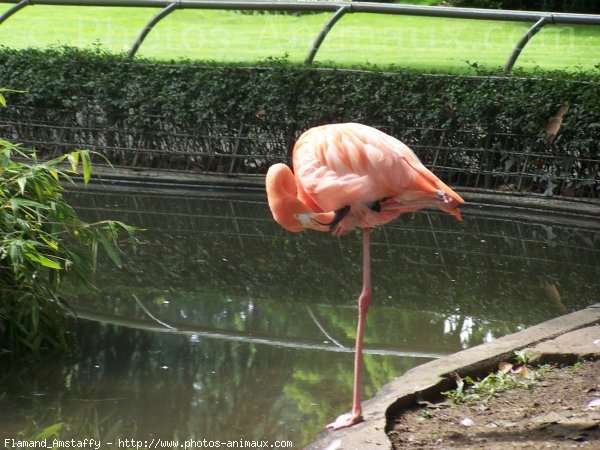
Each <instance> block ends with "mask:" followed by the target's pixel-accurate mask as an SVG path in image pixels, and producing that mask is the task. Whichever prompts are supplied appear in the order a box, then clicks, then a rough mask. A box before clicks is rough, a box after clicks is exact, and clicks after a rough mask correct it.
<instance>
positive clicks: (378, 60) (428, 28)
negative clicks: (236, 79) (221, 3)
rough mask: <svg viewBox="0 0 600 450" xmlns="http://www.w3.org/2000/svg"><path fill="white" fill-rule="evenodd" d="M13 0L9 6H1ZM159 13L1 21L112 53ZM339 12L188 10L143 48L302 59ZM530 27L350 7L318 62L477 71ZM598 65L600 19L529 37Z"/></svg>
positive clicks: (528, 63) (37, 12) (526, 64)
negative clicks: (360, 10) (297, 13)
mask: <svg viewBox="0 0 600 450" xmlns="http://www.w3.org/2000/svg"><path fill="white" fill-rule="evenodd" d="M412 3H421V4H430V3H433V2H432V1H431V0H424V1H421V2H414V1H413V2H412ZM10 6H12V5H4V6H3V7H0V12H3V11H4V10H6V9H8V8H9V7H10ZM157 12H158V9H154V8H109V7H105V8H103V7H76V6H62V7H59V6H42V5H34V6H27V7H26V8H25V9H23V10H22V11H20V12H18V13H17V14H16V15H14V16H13V17H11V18H10V19H8V20H7V21H6V22H5V23H4V24H3V25H1V26H0V44H2V45H5V46H8V47H18V48H23V47H45V46H48V45H56V44H58V45H71V46H77V47H86V46H90V45H94V44H99V45H101V46H102V47H103V48H105V49H107V50H109V51H111V52H124V51H127V50H128V49H129V47H130V46H131V45H132V43H133V42H134V40H135V38H136V36H137V34H138V33H139V31H140V30H141V29H142V27H143V26H144V24H145V23H146V22H147V21H148V20H149V19H150V18H152V17H153V16H154V15H155V14H156V13H157ZM329 17H331V14H329V13H327V14H309V15H302V16H292V15H272V14H254V15H253V14H240V13H236V12H232V11H210V10H178V11H175V12H174V13H172V14H171V15H169V16H168V17H167V18H165V19H164V20H163V21H161V22H159V24H158V25H157V26H156V27H155V29H154V30H153V31H152V32H151V33H150V34H149V35H148V37H147V38H146V40H145V41H144V43H143V44H142V46H141V47H140V50H139V51H138V55H139V56H142V57H150V58H158V59H169V60H170V59H179V58H187V59H194V60H196V59H198V60H212V61H225V62H234V61H241V62H254V61H257V60H262V59H266V58H271V57H273V58H282V57H287V58H288V59H289V60H290V61H294V62H301V61H303V60H304V58H305V57H306V54H307V53H308V51H309V49H310V47H311V45H312V42H313V41H314V39H315V37H316V36H317V35H318V33H319V31H320V29H321V28H322V27H323V25H324V24H325V23H326V21H327V20H328V19H329ZM529 26H530V25H529V24H526V23H514V22H496V21H478V20H458V19H437V18H426V17H411V16H386V15H381V14H348V15H346V16H344V17H343V18H342V19H341V20H340V21H339V22H338V23H337V25H336V26H335V27H334V28H333V29H332V31H331V32H330V33H329V35H328V36H327V38H326V39H325V41H324V43H323V45H322V46H321V49H320V50H319V52H318V53H317V56H316V58H315V62H316V63H334V64H337V65H343V66H350V65H365V64H376V65H379V66H387V65H390V64H395V65H398V66H403V67H414V68H418V69H425V70H431V71H468V70H469V65H468V64H467V61H470V62H472V63H477V64H480V65H484V66H487V67H498V66H502V65H503V64H504V63H505V62H506V60H507V58H508V57H509V55H510V52H511V50H512V48H513V47H514V45H515V44H516V42H517V41H518V40H519V39H520V37H521V36H522V34H523V33H524V32H525V31H526V30H527V28H528V27H529ZM598 64H600V26H597V27H593V26H577V27H575V26H560V27H559V26H548V27H546V28H545V29H543V30H542V31H541V32H539V33H538V34H537V35H536V36H535V37H534V38H533V40H532V41H531V42H530V43H529V44H528V45H527V47H526V48H525V50H524V51H523V53H522V54H521V57H520V58H519V60H518V61H517V64H516V66H515V67H521V68H525V69H534V68H536V67H541V68H543V69H567V70H575V69H578V68H581V69H584V70H596V69H594V66H596V65H598Z"/></svg>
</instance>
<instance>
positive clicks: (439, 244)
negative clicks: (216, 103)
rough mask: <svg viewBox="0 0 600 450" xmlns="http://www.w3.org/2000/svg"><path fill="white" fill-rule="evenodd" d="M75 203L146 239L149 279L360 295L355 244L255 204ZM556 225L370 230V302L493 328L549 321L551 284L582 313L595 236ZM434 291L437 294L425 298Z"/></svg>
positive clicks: (476, 218) (521, 222) (201, 200)
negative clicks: (541, 317)
mask: <svg viewBox="0 0 600 450" xmlns="http://www.w3.org/2000/svg"><path fill="white" fill-rule="evenodd" d="M71 195H76V196H75V197H74V198H73V199H72V200H73V201H72V204H73V205H74V206H75V207H76V208H77V209H78V210H79V211H81V212H82V214H83V215H84V216H85V217H86V219H88V220H102V219H103V218H106V217H107V216H108V215H110V216H111V217H113V218H118V219H120V220H124V221H126V222H127V223H130V224H133V225H137V226H140V227H143V228H145V229H147V230H149V232H147V233H144V234H143V235H142V236H140V237H141V238H142V239H143V240H144V244H143V245H141V246H140V247H139V248H138V249H137V251H136V256H135V257H134V256H132V258H139V259H140V261H142V260H143V261H145V262H144V264H147V265H150V266H152V267H154V269H152V270H156V272H157V273H163V272H164V271H165V270H169V271H173V272H174V273H177V274H178V275H177V276H181V275H182V274H185V273H187V274H189V276H190V277H191V278H192V279H195V278H196V277H199V276H202V275H201V274H204V276H205V279H206V280H211V281H210V282H213V281H214V282H215V283H217V282H222V283H226V284H227V285H228V286H239V287H240V289H242V290H244V289H256V292H255V294H256V295H258V296H260V295H264V292H266V291H269V290H273V289H275V288H276V287H275V286H277V287H278V288H280V289H281V292H282V293H285V292H288V293H289V292H296V293H301V296H302V297H303V298H305V297H306V298H313V299H315V301H317V300H318V301H319V302H322V301H326V300H325V299H327V298H332V299H335V298H339V297H340V296H344V298H345V297H347V298H348V302H349V304H351V302H352V301H353V299H354V294H355V293H356V292H355V291H357V290H358V289H359V288H360V286H359V285H358V283H359V281H360V271H361V262H360V252H361V243H360V238H359V236H353V235H349V236H345V237H342V238H333V237H332V236H330V235H328V234H327V233H316V232H307V233H297V234H296V233H289V232H287V231H286V230H284V229H283V228H281V227H280V226H279V225H278V224H276V223H275V222H274V221H273V219H272V217H271V215H270V212H269V210H268V207H267V205H266V202H265V199H264V198H262V197H249V198H247V199H238V200H231V199H230V198H227V197H226V196H218V195H214V196H211V197H202V196H178V195H172V194H169V193H167V192H163V193H161V194H152V193H148V194H141V193H138V194H132V195H126V196H124V195H122V193H121V192H118V191H115V192H100V193H98V192H94V193H92V194H90V193H89V192H88V193H77V194H71ZM555 220H556V217H552V216H545V217H543V218H540V219H539V220H531V217H529V218H524V217H519V216H516V215H511V214H510V211H503V213H502V214H501V215H498V214H493V211H491V210H479V209H477V208H471V209H470V210H468V211H466V210H465V221H464V222H462V223H459V222H456V221H455V220H454V218H453V217H452V216H450V215H448V214H446V213H443V212H440V211H437V210H432V211H422V212H419V213H415V214H407V215H403V216H401V217H400V218H399V219H398V220H395V221H394V222H392V223H389V224H387V225H386V226H384V227H381V228H378V229H376V230H374V231H373V235H372V245H373V252H372V253H373V266H374V267H375V269H374V270H375V273H376V277H377V280H378V281H377V285H378V293H377V295H378V299H379V300H378V301H379V302H383V303H386V302H388V301H389V302H390V303H391V304H395V302H394V301H392V300H390V299H389V298H388V296H391V297H390V298H396V297H397V296H398V292H399V291H400V292H401V298H402V305H405V306H410V307H414V308H417V309H418V308H420V307H424V303H427V302H431V303H430V304H428V305H427V307H431V308H432V310H434V309H439V308H442V309H443V308H444V307H442V306H441V305H442V304H444V305H446V306H447V307H448V308H450V309H452V308H458V307H459V306H460V307H463V308H466V309H469V308H481V305H482V304H485V305H487V306H486V307H487V308H489V311H487V313H489V314H490V315H492V316H494V315H496V318H498V317H502V316H507V315H508V316H509V315H511V314H520V315H522V316H527V315H528V314H530V313H531V311H533V310H536V311H538V312H539V311H542V312H543V313H544V314H551V313H552V311H554V310H553V306H552V305H550V304H549V303H548V299H546V298H545V294H544V286H545V285H547V284H554V285H556V286H558V289H559V290H560V291H561V292H562V293H563V296H564V299H565V301H566V302H569V301H571V302H573V304H577V305H578V306H585V304H586V302H593V301H594V299H595V292H597V289H598V287H600V286H599V283H600V281H599V280H600V278H599V277H598V270H599V269H598V267H599V265H598V262H599V258H600V250H599V249H600V246H599V245H598V244H599V242H598V241H599V240H600V233H598V231H597V230H592V229H589V228H587V226H586V225H585V224H579V225H578V224H573V223H568V224H567V223H561V222H560V221H555ZM165 248H169V249H170V250H169V252H165V251H164V249H165ZM178 252H179V254H178ZM182 254H184V256H182ZM248 255H253V256H251V257H250V256H248ZM128 258H129V257H128ZM140 264H141V263H140ZM257 265H258V266H257ZM135 267H137V265H136V264H135V263H134V264H132V265H131V270H133V271H135ZM123 277H124V279H126V280H129V281H127V282H131V279H133V278H132V277H128V276H126V274H124V275H123ZM143 280H144V281H143V282H144V283H148V280H147V277H143ZM315 280H319V281H318V282H315ZM354 281H356V283H354ZM206 282H208V281H206ZM430 290H431V291H432V292H438V293H437V294H435V295H433V294H432V295H431V297H426V296H425V297H424V295H423V293H424V292H429V291H430ZM440 292H445V294H444V297H443V298H441V297H439V295H440V294H439V293H440ZM252 295H253V294H252ZM282 295H283V294H282ZM298 295H300V294H298ZM516 298H518V299H520V302H519V306H518V309H519V312H518V313H516V312H515V311H507V310H505V308H504V306H503V303H502V302H503V301H507V302H509V301H510V302H514V299H516ZM449 299H452V301H449ZM448 302H449V303H448Z"/></svg>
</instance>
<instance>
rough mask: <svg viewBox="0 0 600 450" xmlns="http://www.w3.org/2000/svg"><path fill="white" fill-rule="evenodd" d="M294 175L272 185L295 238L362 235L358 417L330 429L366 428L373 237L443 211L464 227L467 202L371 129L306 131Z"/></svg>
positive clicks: (277, 177)
mask: <svg viewBox="0 0 600 450" xmlns="http://www.w3.org/2000/svg"><path fill="white" fill-rule="evenodd" d="M293 160H294V161H293V163H294V172H295V175H296V176H295V177H294V175H293V174H292V172H291V170H290V169H289V167H288V166H286V165H285V164H275V165H273V166H272V167H270V168H269V171H268V172H267V177H266V185H267V196H268V200H269V207H270V208H271V212H272V213H273V217H274V219H275V220H276V221H277V222H278V223H279V224H280V225H281V226H283V227H284V228H285V229H287V230H289V231H294V232H298V231H303V230H306V229H314V230H318V231H330V232H332V233H333V234H334V235H336V236H340V235H343V234H346V233H348V232H349V231H351V230H353V229H354V228H356V227H358V228H361V229H362V235H363V288H362V292H361V294H360V297H359V299H358V306H359V309H358V328H357V331H356V354H355V360H354V396H353V404H352V411H351V412H350V413H348V414H343V415H341V416H340V417H338V418H337V420H336V421H335V422H333V423H330V424H329V425H327V428H332V429H338V428H343V427H348V426H351V425H354V424H356V423H358V422H360V421H362V408H361V402H360V384H361V382H360V377H361V354H362V341H363V335H364V329H365V320H366V315H367V308H368V306H369V302H370V300H371V275H370V257H369V230H370V228H371V227H374V226H377V225H381V224H384V223H387V222H389V221H390V220H393V219H395V218H396V217H398V216H399V215H400V214H402V213H404V212H409V211H417V210H419V209H422V208H426V207H437V208H439V209H441V210H443V211H447V212H449V213H451V214H453V215H454V216H456V218H457V219H458V220H462V217H461V215H460V212H459V211H458V209H457V207H458V205H459V204H460V203H462V202H463V201H464V200H463V199H462V198H460V196H459V195H458V194H456V192H454V191H453V190H452V189H450V188H449V187H448V186H446V185H445V184H444V183H443V182H442V181H441V180H439V179H438V178H437V177H436V176H435V175H434V174H433V173H431V172H430V171H429V170H428V169H427V168H426V167H425V166H423V164H422V163H421V161H419V159H418V158H417V156H416V155H415V154H414V153H413V152H412V150H410V149H409V148H408V147H407V146H406V145H404V144H403V143H402V142H400V141H398V140H397V139H394V138H393V137H391V136H388V135H387V134H385V133H383V132H381V131H378V130H376V129H374V128H371V127H368V126H366V125H361V124H356V123H346V124H334V125H324V126H320V127H316V128H312V129H310V130H308V131H306V132H305V133H304V134H303V135H302V136H301V137H300V139H299V140H298V142H297V143H296V145H295V147H294V156H293Z"/></svg>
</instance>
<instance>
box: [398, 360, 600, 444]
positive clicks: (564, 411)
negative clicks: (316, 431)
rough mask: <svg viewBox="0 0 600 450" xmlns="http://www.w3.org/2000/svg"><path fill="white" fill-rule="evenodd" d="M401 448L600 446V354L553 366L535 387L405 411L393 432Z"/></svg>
mask: <svg viewBox="0 0 600 450" xmlns="http://www.w3.org/2000/svg"><path fill="white" fill-rule="evenodd" d="M390 437H391V438H392V443H393V446H394V448H395V449H396V450H399V449H440V450H441V449H445V450H450V449H485V450H500V449H502V450H506V449H510V448H526V449H553V450H554V449H573V448H585V449H600V360H597V361H592V362H585V363H583V364H577V365H575V366H565V367H560V366H557V367H553V368H552V369H551V370H549V371H547V372H545V373H544V374H543V375H541V377H540V379H538V380H536V381H535V382H534V383H533V386H532V387H531V388H524V387H516V388H513V389H509V390H506V391H502V392H499V393H496V394H495V395H494V397H493V398H492V399H491V400H490V401H489V402H488V403H487V404H485V403H484V402H482V401H477V402H476V403H473V404H464V403H463V404H460V405H454V404H453V403H452V402H451V401H449V400H447V401H445V402H443V403H435V404H431V403H429V404H427V405H424V406H419V407H417V408H414V409H411V410H407V411H404V412H403V413H402V414H401V415H400V416H398V417H397V418H396V426H395V431H394V432H392V434H391V435H390Z"/></svg>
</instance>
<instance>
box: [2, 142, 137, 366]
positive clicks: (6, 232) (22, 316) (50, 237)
mask: <svg viewBox="0 0 600 450" xmlns="http://www.w3.org/2000/svg"><path fill="white" fill-rule="evenodd" d="M68 169H70V171H71V172H73V173H76V172H77V171H78V170H81V171H82V176H83V179H84V181H85V182H86V183H87V182H88V181H89V179H90V176H91V162H90V153H89V151H87V150H77V151H73V152H69V153H67V154H65V155H62V156H60V157H58V158H55V159H52V160H49V161H46V162H41V161H39V160H38V157H37V155H36V153H35V152H33V151H32V150H28V149H24V148H22V147H20V146H19V145H15V144H13V143H11V142H9V141H7V140H4V139H0V298H1V301H0V348H2V350H3V351H10V352H13V354H15V355H19V356H23V355H28V356H33V357H39V356H40V353H41V352H42V351H46V352H49V351H51V350H58V349H64V348H65V347H66V346H67V344H68V342H67V335H66V330H65V326H64V325H65V324H64V321H65V313H66V310H67V309H68V305H66V303H65V302H64V301H63V299H62V298H61V296H60V293H59V288H60V286H61V283H62V281H63V279H64V278H65V277H68V278H70V279H72V280H74V281H75V282H82V283H88V280H89V276H90V274H91V272H92V271H93V270H94V268H95V264H96V260H97V255H98V248H99V247H100V248H103V249H104V250H105V251H106V252H107V253H108V255H109V256H110V257H111V259H112V260H113V262H114V263H115V264H117V265H119V266H120V264H121V260H120V257H119V251H120V250H119V244H118V240H119V237H120V236H122V235H123V234H130V233H132V232H133V228H131V227H129V226H127V225H125V224H124V223H121V222H116V221H101V222H97V223H87V222H85V221H83V220H81V219H80V218H79V217H78V215H77V213H76V212H75V211H74V210H73V208H72V207H71V206H69V204H67V203H66V202H65V200H64V198H63V192H64V188H63V187H62V185H61V181H67V182H68V181H72V177H71V175H70V174H69V173H67V171H68Z"/></svg>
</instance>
